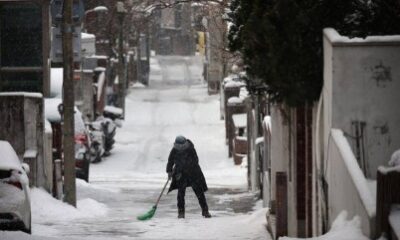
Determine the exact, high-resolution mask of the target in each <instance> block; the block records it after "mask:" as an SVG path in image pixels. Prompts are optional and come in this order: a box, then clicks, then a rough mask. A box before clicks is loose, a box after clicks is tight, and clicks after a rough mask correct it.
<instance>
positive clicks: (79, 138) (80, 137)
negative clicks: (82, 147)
mask: <svg viewBox="0 0 400 240" xmlns="http://www.w3.org/2000/svg"><path fill="white" fill-rule="evenodd" d="M86 142H87V137H86V134H78V135H75V143H80V144H85V143H86Z"/></svg>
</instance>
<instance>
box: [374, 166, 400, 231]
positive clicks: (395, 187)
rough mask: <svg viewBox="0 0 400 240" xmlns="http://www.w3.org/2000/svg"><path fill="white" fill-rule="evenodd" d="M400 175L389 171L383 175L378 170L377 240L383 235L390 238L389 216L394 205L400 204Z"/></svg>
mask: <svg viewBox="0 0 400 240" xmlns="http://www.w3.org/2000/svg"><path fill="white" fill-rule="evenodd" d="M399 182H400V173H399V172H397V171H389V172H387V173H382V172H381V171H380V170H379V169H378V173H377V183H376V184H377V190H376V232H375V236H376V238H379V237H380V236H381V235H382V233H386V236H387V237H390V231H391V227H390V225H389V214H390V208H391V205H392V204H399V203H400V184H399Z"/></svg>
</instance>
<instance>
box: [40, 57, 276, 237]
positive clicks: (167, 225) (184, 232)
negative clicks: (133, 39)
mask: <svg viewBox="0 0 400 240" xmlns="http://www.w3.org/2000/svg"><path fill="white" fill-rule="evenodd" d="M151 60H152V61H151V75H150V86H149V87H143V86H141V85H134V86H132V87H131V89H130V92H129V95H128V97H127V103H126V104H127V111H126V112H127V115H126V119H125V122H124V124H123V127H122V129H120V130H119V131H118V134H117V136H116V141H117V142H116V144H115V148H114V149H113V153H112V154H111V156H109V157H107V158H105V160H103V161H102V162H100V163H98V164H92V165H91V169H90V181H89V182H90V184H86V183H85V182H82V181H78V184H77V195H78V208H79V203H80V202H81V201H87V200H88V199H90V200H94V201H96V202H98V204H101V205H102V206H103V208H104V210H105V213H104V214H103V215H101V214H100V216H98V215H95V217H92V218H90V217H89V218H72V219H67V220H65V219H63V220H59V221H57V220H55V221H52V222H48V221H47V220H48V218H37V217H36V218H35V211H34V214H33V224H34V227H33V229H35V230H34V232H33V235H41V236H46V237H60V238H62V239H65V238H66V237H70V238H77V239H111V238H112V239H119V238H124V239H125V238H128V239H131V238H135V239H136V238H137V239H266V238H267V236H268V233H267V231H266V227H265V224H266V220H265V212H266V210H265V209H263V208H262V206H261V205H262V203H261V201H257V196H256V194H255V193H249V192H248V191H247V180H246V176H247V169H246V168H243V167H240V166H234V164H233V160H232V159H229V158H228V156H227V150H226V145H225V143H224V139H225V138H224V134H225V131H224V125H223V124H224V123H223V121H221V120H220V119H219V116H220V115H219V96H218V95H211V96H209V95H208V94H207V87H206V85H204V83H203V82H202V81H203V80H202V77H201V73H202V72H201V71H202V64H201V61H200V59H198V58H196V57H193V58H188V57H185V58H183V57H182V58H179V57H157V58H152V59H151ZM178 134H182V135H185V136H186V137H187V138H189V139H191V140H192V141H193V143H194V144H195V147H196V150H197V153H198V155H199V162H200V166H201V167H202V169H203V171H204V175H205V177H206V180H207V183H208V185H209V188H210V190H209V191H208V192H207V193H206V197H207V200H208V202H209V206H210V213H211V215H212V216H213V217H212V218H211V219H204V218H203V217H202V216H201V209H200V207H199V205H198V202H197V199H196V197H195V195H194V193H193V191H192V189H188V191H187V196H186V205H187V206H186V218H185V219H184V220H181V219H177V207H176V194H177V193H176V191H174V192H171V193H170V194H168V195H164V196H163V198H162V199H161V202H160V205H159V206H158V209H157V212H156V215H155V216H154V217H153V219H151V220H149V221H145V222H140V221H138V220H136V216H138V215H140V214H142V213H144V212H146V211H148V210H149V209H150V208H151V207H152V205H153V204H154V202H155V201H156V198H157V196H158V194H159V192H160V190H161V188H162V186H163V185H164V183H165V181H166V179H167V174H166V172H165V167H166V163H167V159H168V154H169V151H170V150H171V147H172V145H173V141H174V139H175V136H176V135H178ZM34 195H35V194H34ZM89 205H90V204H89ZM37 215H39V214H36V216H37ZM43 219H47V220H43ZM263 223H264V224H263Z"/></svg>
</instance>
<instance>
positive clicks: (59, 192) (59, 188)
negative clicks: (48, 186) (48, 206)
mask: <svg viewBox="0 0 400 240" xmlns="http://www.w3.org/2000/svg"><path fill="white" fill-rule="evenodd" d="M54 173H55V187H56V189H55V194H56V198H57V199H60V200H61V199H62V196H63V182H62V175H61V160H60V159H57V160H55V161H54Z"/></svg>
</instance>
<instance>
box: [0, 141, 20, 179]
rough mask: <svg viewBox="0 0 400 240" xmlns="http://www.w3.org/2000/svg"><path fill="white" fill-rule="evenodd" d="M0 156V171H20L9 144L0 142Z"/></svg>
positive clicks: (18, 163)
mask: <svg viewBox="0 0 400 240" xmlns="http://www.w3.org/2000/svg"><path fill="white" fill-rule="evenodd" d="M0 156H1V157H0V169H1V170H10V169H15V170H19V171H22V167H21V162H20V161H19V158H18V156H17V154H16V153H15V151H14V148H13V147H12V146H11V144H10V143H9V142H7V141H1V140H0Z"/></svg>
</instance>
